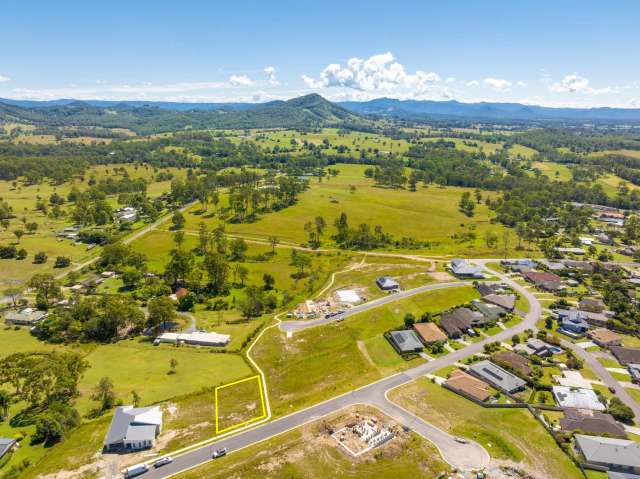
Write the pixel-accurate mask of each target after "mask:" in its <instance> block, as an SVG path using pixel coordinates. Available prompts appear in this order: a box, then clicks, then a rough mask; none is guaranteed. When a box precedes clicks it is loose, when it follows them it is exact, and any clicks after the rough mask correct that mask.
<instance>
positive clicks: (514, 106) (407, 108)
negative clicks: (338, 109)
mask: <svg viewBox="0 0 640 479" xmlns="http://www.w3.org/2000/svg"><path fill="white" fill-rule="evenodd" d="M339 105H340V106H342V107H344V108H346V109H348V110H350V111H353V112H355V113H359V114H361V115H377V116H389V117H395V118H400V119H405V120H409V119H413V120H418V119H429V118H431V119H437V118H451V119H455V118H458V119H469V120H471V119H473V120H492V121H500V122H508V121H556V122H562V121H568V122H592V121H593V122H609V123H621V122H629V123H640V109H639V108H550V107H544V106H535V105H524V104H522V103H487V102H481V103H461V102H458V101H455V100H451V101H431V100H396V99H393V98H377V99H375V100H370V101H362V102H361V101H349V102H342V103H339Z"/></svg>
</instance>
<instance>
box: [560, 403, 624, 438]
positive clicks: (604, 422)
mask: <svg viewBox="0 0 640 479" xmlns="http://www.w3.org/2000/svg"><path fill="white" fill-rule="evenodd" d="M560 429H561V430H563V431H567V432H574V431H581V432H585V433H588V434H594V435H604V434H606V435H607V436H610V437H621V438H626V437H627V433H626V432H625V430H624V426H623V425H622V424H620V423H619V422H618V421H616V420H615V419H614V418H613V416H612V415H611V414H605V413H602V412H598V411H588V410H586V409H582V410H574V409H567V410H566V411H564V417H563V418H562V419H560Z"/></svg>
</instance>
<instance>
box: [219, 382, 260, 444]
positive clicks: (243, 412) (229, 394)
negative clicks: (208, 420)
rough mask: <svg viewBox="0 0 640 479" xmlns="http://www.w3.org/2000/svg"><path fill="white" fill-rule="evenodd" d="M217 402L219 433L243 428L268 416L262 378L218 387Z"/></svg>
mask: <svg viewBox="0 0 640 479" xmlns="http://www.w3.org/2000/svg"><path fill="white" fill-rule="evenodd" d="M215 401H216V414H217V415H216V431H217V433H222V432H226V431H229V430H231V429H234V428H237V427H241V426H243V425H245V424H248V423H251V422H254V421H257V420H259V419H262V418H264V417H266V415H267V411H266V409H265V404H264V398H263V397H262V381H261V379H260V376H253V377H251V378H247V379H243V380H241V381H237V382H233V383H230V384H225V385H223V386H219V387H217V388H216V391H215Z"/></svg>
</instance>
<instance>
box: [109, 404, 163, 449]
mask: <svg viewBox="0 0 640 479" xmlns="http://www.w3.org/2000/svg"><path fill="white" fill-rule="evenodd" d="M161 431H162V411H161V410H160V406H151V407H138V408H136V407H133V406H119V407H117V408H116V410H115V413H114V414H113V418H112V419H111V426H110V427H109V432H108V433H107V437H106V438H105V440H104V450H105V451H110V452H112V451H137V450H140V449H148V448H150V447H153V445H154V444H155V442H156V438H157V437H158V435H159V434H160V432H161Z"/></svg>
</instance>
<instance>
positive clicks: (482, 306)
mask: <svg viewBox="0 0 640 479" xmlns="http://www.w3.org/2000/svg"><path fill="white" fill-rule="evenodd" d="M471 304H473V306H474V308H476V309H477V310H478V312H479V313H481V314H482V315H483V316H484V317H485V318H487V319H488V320H489V321H497V320H498V319H500V317H501V316H504V314H505V311H504V309H502V308H500V307H498V306H496V305H495V304H487V303H484V302H482V301H480V300H478V299H474V300H473V301H471Z"/></svg>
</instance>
